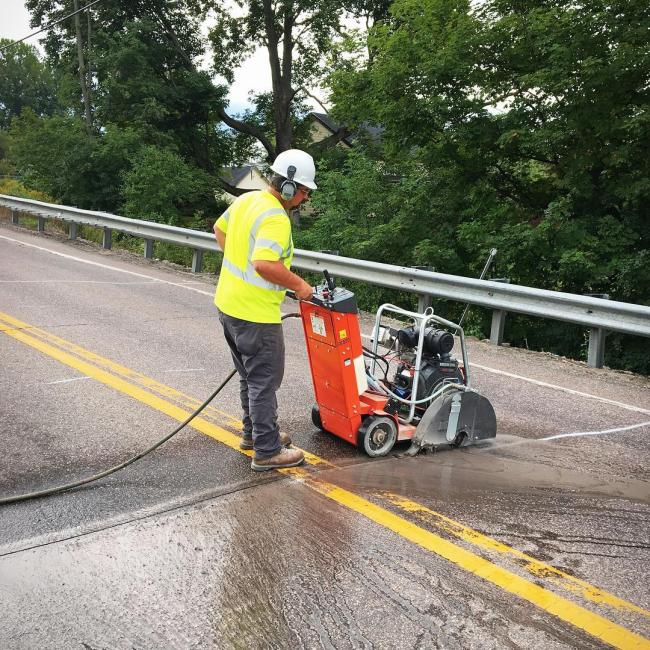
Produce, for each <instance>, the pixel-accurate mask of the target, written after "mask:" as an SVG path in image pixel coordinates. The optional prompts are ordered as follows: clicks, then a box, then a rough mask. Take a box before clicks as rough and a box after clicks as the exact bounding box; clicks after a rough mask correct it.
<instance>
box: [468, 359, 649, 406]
mask: <svg viewBox="0 0 650 650" xmlns="http://www.w3.org/2000/svg"><path fill="white" fill-rule="evenodd" d="M469 365H470V366H473V367H474V368H480V369H481V370H487V371H488V372H492V373H494V374H495V375H503V376H504V377H512V378H513V379H520V380H521V381H527V382H528V383H530V384H536V385H537V386H543V387H544V388H552V389H553V390H561V391H563V392H565V393H569V394H570V395H578V396H580V397H588V398H589V399H595V400H598V401H599V402H604V403H605V404H612V405H613V406H618V407H620V408H624V409H627V410H628V411H635V412H636V413H643V414H645V415H650V410H648V409H644V408H641V407H640V406H632V405H631V404H625V403H624V402H617V401H616V400H613V399H608V398H606V397H599V396H598V395H592V394H591V393H583V392H581V391H579V390H573V388H566V387H565V386H557V385H555V384H549V383H547V382H545V381H539V380H538V379H530V378H529V377H523V376H521V375H515V374H514V373H512V372H505V371H504V370H497V369H496V368H490V367H488V366H482V365H480V364H478V363H470V364H469Z"/></svg>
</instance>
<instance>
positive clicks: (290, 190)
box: [214, 149, 316, 472]
mask: <svg viewBox="0 0 650 650" xmlns="http://www.w3.org/2000/svg"><path fill="white" fill-rule="evenodd" d="M271 169H272V170H273V171H274V172H275V175H274V176H273V178H272V180H271V184H270V186H269V187H268V189H267V190H264V191H255V192H247V193H246V194H243V195H242V196H240V197H239V198H237V199H236V200H235V201H234V202H233V204H232V205H231V206H230V208H228V210H226V211H225V212H224V213H223V214H222V215H221V217H219V219H218V220H217V222H216V223H215V224H214V234H215V236H216V238H217V242H218V243H219V247H220V248H221V250H222V251H223V263H222V265H221V272H220V274H219V282H218V284H217V291H216V294H215V299H214V302H215V305H216V306H217V307H218V309H219V312H220V313H219V319H220V321H221V324H222V325H223V331H224V336H225V338H226V341H227V343H228V346H229V347H230V351H231V353H232V358H233V361H234V363H235V367H236V368H237V371H238V373H239V376H240V397H241V405H242V409H243V411H244V417H243V425H244V427H243V428H244V430H243V434H242V440H241V443H240V447H241V448H242V449H254V450H255V451H254V454H253V460H252V463H251V468H252V469H253V470H255V471H258V472H262V471H266V470H270V469H278V468H282V467H294V466H295V465H300V464H301V463H302V462H303V461H304V454H303V453H302V451H300V450H299V449H292V448H289V447H288V445H290V444H291V439H290V438H289V436H287V435H286V434H284V433H283V434H281V433H280V429H279V427H278V423H277V400H276V395H275V393H276V391H277V389H278V388H279V387H280V384H281V382H282V376H283V374H284V337H283V334H282V324H281V313H280V303H281V302H282V300H283V299H284V295H285V291H286V289H291V290H292V291H293V292H294V293H295V294H296V297H297V298H298V299H300V300H309V299H310V298H311V295H312V288H311V286H309V285H308V284H307V283H306V282H305V281H304V280H303V279H302V278H300V277H299V276H298V275H296V274H295V273H293V272H292V271H290V266H291V260H292V258H293V240H292V237H291V221H290V220H289V215H288V213H289V212H290V211H291V210H293V209H295V208H297V207H298V206H299V205H300V204H301V203H303V202H304V201H306V200H307V199H308V198H309V192H310V190H315V189H316V184H315V183H314V177H315V175H316V168H315V166H314V160H313V158H312V157H311V156H310V155H309V154H308V153H305V152H304V151H300V150H298V149H290V150H288V151H284V152H283V153H281V154H280V155H279V156H278V157H277V158H276V159H275V161H274V163H273V165H272V166H271Z"/></svg>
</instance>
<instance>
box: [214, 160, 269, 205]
mask: <svg viewBox="0 0 650 650" xmlns="http://www.w3.org/2000/svg"><path fill="white" fill-rule="evenodd" d="M221 178H222V179H223V180H224V181H226V183H228V184H229V185H233V186H234V187H236V188H237V189H240V190H264V189H266V187H267V185H268V180H267V178H266V176H264V174H263V173H262V172H261V171H260V168H259V167H258V166H257V165H255V164H250V165H243V166H242V167H226V168H224V170H223V172H222V174H221ZM223 198H224V199H226V201H228V202H230V203H232V202H233V201H234V200H235V198H236V197H235V196H233V195H232V194H230V193H228V192H223Z"/></svg>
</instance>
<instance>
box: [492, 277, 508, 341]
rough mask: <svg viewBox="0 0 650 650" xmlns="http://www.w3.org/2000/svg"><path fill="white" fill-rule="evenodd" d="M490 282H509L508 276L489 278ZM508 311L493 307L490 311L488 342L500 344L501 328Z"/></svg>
mask: <svg viewBox="0 0 650 650" xmlns="http://www.w3.org/2000/svg"><path fill="white" fill-rule="evenodd" d="M490 282H504V283H505V284H510V279H509V278H490ZM507 314H508V312H507V311H505V310H503V309H495V310H493V312H492V326H491V327H490V343H492V345H501V344H502V343H503V330H504V328H505V326H506V316H507Z"/></svg>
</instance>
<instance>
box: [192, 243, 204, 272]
mask: <svg viewBox="0 0 650 650" xmlns="http://www.w3.org/2000/svg"><path fill="white" fill-rule="evenodd" d="M202 267H203V251H202V250H200V249H198V248H195V249H194V255H192V273H200V272H201V268H202Z"/></svg>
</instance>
